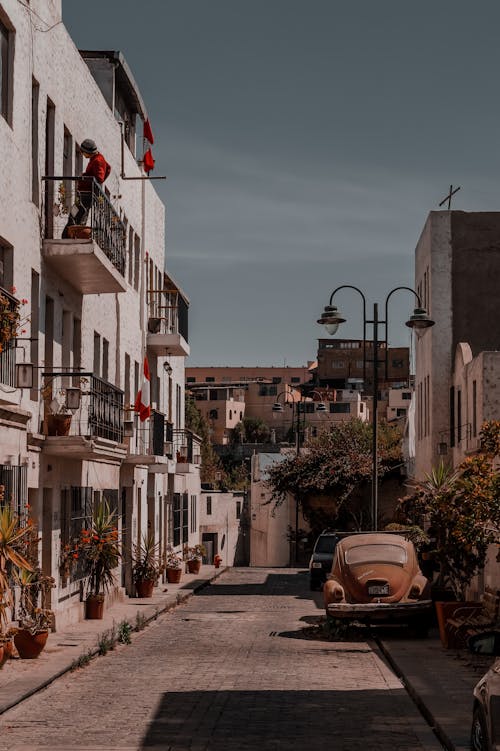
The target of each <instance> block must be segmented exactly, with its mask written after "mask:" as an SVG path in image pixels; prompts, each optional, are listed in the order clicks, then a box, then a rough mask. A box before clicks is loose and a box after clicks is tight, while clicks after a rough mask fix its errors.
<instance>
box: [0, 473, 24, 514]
mask: <svg viewBox="0 0 500 751" xmlns="http://www.w3.org/2000/svg"><path fill="white" fill-rule="evenodd" d="M0 485H1V486H2V487H3V505H7V504H8V505H10V506H11V508H12V509H13V510H14V511H15V512H16V514H17V515H18V516H19V517H21V518H23V517H24V516H25V507H26V504H27V503H28V467H27V466H20V465H15V464H0Z"/></svg>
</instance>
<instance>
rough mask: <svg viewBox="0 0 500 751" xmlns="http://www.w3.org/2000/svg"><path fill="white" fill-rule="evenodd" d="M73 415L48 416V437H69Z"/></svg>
mask: <svg viewBox="0 0 500 751" xmlns="http://www.w3.org/2000/svg"><path fill="white" fill-rule="evenodd" d="M72 417H73V415H47V418H46V419H47V434H48V435H68V434H69V429H70V427H71V418H72Z"/></svg>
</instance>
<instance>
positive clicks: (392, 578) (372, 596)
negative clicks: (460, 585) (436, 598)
mask: <svg viewBox="0 0 500 751" xmlns="http://www.w3.org/2000/svg"><path fill="white" fill-rule="evenodd" d="M323 597H324V603H325V610H326V613H327V615H329V616H332V617H333V618H341V619H344V620H348V621H354V620H356V621H362V622H365V623H371V622H390V621H404V622H406V623H407V624H408V625H410V626H412V627H413V628H414V630H415V631H416V633H417V635H419V636H425V635H427V631H428V629H429V621H430V615H431V608H432V602H431V599H430V583H429V581H428V580H427V579H426V578H425V576H423V574H422V572H421V571H420V568H419V565H418V560H417V553H416V551H415V548H414V546H413V543H411V542H410V541H409V540H406V539H405V538H404V537H402V536H401V535H395V534H390V533H387V532H385V533H384V532H368V533H365V534H356V535H349V536H347V537H344V538H343V539H341V540H338V542H337V545H336V547H335V554H334V559H333V565H332V571H331V574H329V576H328V579H327V581H326V583H325V585H324V587H323Z"/></svg>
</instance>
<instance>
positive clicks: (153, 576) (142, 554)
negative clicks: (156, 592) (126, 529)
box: [132, 535, 161, 582]
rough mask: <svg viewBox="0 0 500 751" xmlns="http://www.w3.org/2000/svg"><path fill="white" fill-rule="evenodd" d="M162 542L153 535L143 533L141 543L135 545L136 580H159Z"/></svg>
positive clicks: (133, 564) (133, 572)
mask: <svg viewBox="0 0 500 751" xmlns="http://www.w3.org/2000/svg"><path fill="white" fill-rule="evenodd" d="M159 550H160V543H158V542H156V543H155V541H154V537H153V536H152V535H143V537H142V540H141V544H140V545H134V553H133V556H132V574H133V577H134V581H135V582H138V581H155V582H156V581H157V579H158V577H159V575H160V571H161V566H160V560H159Z"/></svg>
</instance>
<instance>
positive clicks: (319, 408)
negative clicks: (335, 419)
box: [316, 402, 326, 412]
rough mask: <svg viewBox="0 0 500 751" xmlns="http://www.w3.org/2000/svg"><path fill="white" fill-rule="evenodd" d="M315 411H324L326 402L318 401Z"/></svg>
mask: <svg viewBox="0 0 500 751" xmlns="http://www.w3.org/2000/svg"><path fill="white" fill-rule="evenodd" d="M316 412H326V404H325V403H324V402H319V404H318V405H317V406H316Z"/></svg>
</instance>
